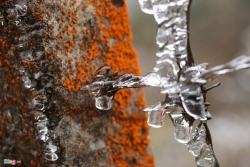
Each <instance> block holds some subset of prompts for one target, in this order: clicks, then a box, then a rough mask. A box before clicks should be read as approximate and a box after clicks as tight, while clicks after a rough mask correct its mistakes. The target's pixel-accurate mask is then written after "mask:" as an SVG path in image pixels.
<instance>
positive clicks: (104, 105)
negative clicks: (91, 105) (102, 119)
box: [95, 95, 113, 110]
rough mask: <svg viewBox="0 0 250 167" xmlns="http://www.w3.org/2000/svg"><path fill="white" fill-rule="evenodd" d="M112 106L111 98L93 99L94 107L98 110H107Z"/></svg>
mask: <svg viewBox="0 0 250 167" xmlns="http://www.w3.org/2000/svg"><path fill="white" fill-rule="evenodd" d="M112 105H113V96H111V97H108V96H105V95H104V96H100V97H95V106H96V108H98V109H100V110H109V109H110V108H111V107H112Z"/></svg>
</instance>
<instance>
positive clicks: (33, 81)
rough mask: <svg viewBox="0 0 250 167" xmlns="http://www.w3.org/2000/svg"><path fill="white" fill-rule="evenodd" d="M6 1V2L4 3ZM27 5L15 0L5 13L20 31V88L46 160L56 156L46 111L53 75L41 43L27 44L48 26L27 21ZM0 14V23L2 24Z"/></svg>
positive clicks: (42, 33) (23, 1)
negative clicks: (23, 89)
mask: <svg viewBox="0 0 250 167" xmlns="http://www.w3.org/2000/svg"><path fill="white" fill-rule="evenodd" d="M6 3H7V2H6ZM27 11H28V7H27V2H26V1H25V0H18V1H15V5H14V7H12V8H11V7H10V8H8V9H7V10H6V12H7V14H8V17H7V19H8V24H10V25H12V26H15V27H16V28H17V30H18V31H20V32H22V33H21V34H20V36H19V38H17V39H16V43H15V44H16V45H15V48H16V49H17V51H18V60H19V61H20V62H19V63H18V67H17V68H18V71H19V73H20V76H21V80H22V82H23V87H24V88H25V91H27V99H28V108H30V110H31V112H30V113H32V114H31V116H33V117H34V119H35V128H36V136H37V137H38V138H39V139H40V140H42V141H43V142H44V146H45V150H44V157H45V158H46V159H47V160H49V161H55V160H57V159H58V156H57V154H56V150H57V146H56V145H55V144H53V142H52V141H53V138H52V137H51V136H53V130H51V128H49V126H51V124H50V122H49V120H48V117H47V111H48V110H49V108H50V107H51V106H50V104H49V102H48V100H49V98H50V95H49V94H51V88H52V86H53V80H54V79H53V77H52V76H51V74H50V72H49V70H48V69H47V68H46V67H47V66H48V62H47V61H46V53H45V52H44V50H43V49H42V47H41V46H40V45H38V46H36V45H33V44H32V43H30V41H31V40H32V37H34V36H35V37H36V40H39V39H40V38H41V37H43V35H44V32H45V31H47V28H48V27H47V26H46V25H45V24H43V23H42V22H34V23H31V24H27V22H25V21H24V18H25V17H26V15H27ZM1 18H2V13H0V24H5V23H4V22H3V21H2V20H1ZM9 54H10V55H14V53H13V51H11V50H10V51H9ZM25 63H26V64H33V65H34V67H35V68H34V69H32V70H31V69H30V68H29V67H28V66H25V65H23V64H25Z"/></svg>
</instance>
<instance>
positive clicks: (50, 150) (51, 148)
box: [44, 141, 58, 161]
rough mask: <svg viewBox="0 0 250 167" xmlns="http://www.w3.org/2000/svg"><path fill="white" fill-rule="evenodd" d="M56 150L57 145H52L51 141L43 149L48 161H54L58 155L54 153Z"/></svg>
mask: <svg viewBox="0 0 250 167" xmlns="http://www.w3.org/2000/svg"><path fill="white" fill-rule="evenodd" d="M56 151H57V146H56V145H54V144H53V143H52V142H51V141H50V142H49V143H48V144H47V145H46V147H45V150H44V157H45V159H47V160H49V161H56V160H57V159H58V155H57V154H56V153H55V152H56Z"/></svg>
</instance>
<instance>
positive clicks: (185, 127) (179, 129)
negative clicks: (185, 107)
mask: <svg viewBox="0 0 250 167" xmlns="http://www.w3.org/2000/svg"><path fill="white" fill-rule="evenodd" d="M170 116H171V117H172V120H173V124H174V137H175V140H176V141H178V142H180V143H188V142H189V141H190V140H191V137H192V136H191V131H192V126H190V124H189V123H188V122H187V121H186V120H185V119H184V117H183V115H182V114H180V113H172V114H170Z"/></svg>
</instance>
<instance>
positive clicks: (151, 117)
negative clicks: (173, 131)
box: [148, 110, 165, 128]
mask: <svg viewBox="0 0 250 167" xmlns="http://www.w3.org/2000/svg"><path fill="white" fill-rule="evenodd" d="M164 118H165V110H151V111H149V112H148V125H149V126H152V127H154V128H161V127H162V126H163V125H164Z"/></svg>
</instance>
